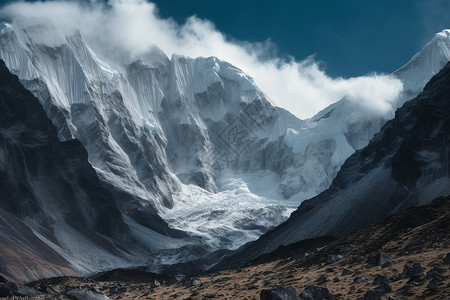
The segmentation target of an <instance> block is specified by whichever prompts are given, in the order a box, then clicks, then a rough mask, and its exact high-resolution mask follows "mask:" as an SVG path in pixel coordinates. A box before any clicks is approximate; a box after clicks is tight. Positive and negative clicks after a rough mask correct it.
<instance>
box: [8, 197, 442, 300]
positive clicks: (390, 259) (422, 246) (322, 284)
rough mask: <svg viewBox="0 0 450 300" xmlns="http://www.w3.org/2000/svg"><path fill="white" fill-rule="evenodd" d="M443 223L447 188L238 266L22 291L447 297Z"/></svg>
mask: <svg viewBox="0 0 450 300" xmlns="http://www.w3.org/2000/svg"><path fill="white" fill-rule="evenodd" d="M449 222H450V196H448V195H447V196H445V197H441V198H439V199H436V200H435V201H433V202H432V204H430V205H426V206H422V207H417V208H412V209H409V210H406V211H404V212H402V213H399V214H396V215H393V216H391V217H388V218H386V219H384V220H381V221H379V222H377V223H374V224H372V225H370V226H368V227H366V228H364V229H362V230H360V231H357V232H355V233H352V234H350V235H348V236H346V237H343V238H341V239H338V240H336V241H330V240H328V241H326V240H324V239H318V240H310V241H305V242H302V243H297V244H294V245H290V246H289V247H288V248H289V251H286V249H285V248H284V247H280V248H279V249H277V250H275V251H274V252H272V253H270V254H268V255H266V256H265V258H264V259H265V260H266V262H264V263H257V264H252V265H251V266H247V267H244V268H240V269H229V270H225V271H222V272H218V273H210V274H203V275H201V274H200V275H198V276H197V277H191V278H187V277H183V276H177V278H168V277H164V276H158V275H156V274H151V273H145V272H142V271H138V270H117V271H115V272H109V273H107V274H103V275H100V276H97V277H95V278H90V279H87V278H76V277H64V278H53V279H47V280H41V281H38V282H34V283H30V284H28V285H27V286H28V287H27V288H28V289H31V291H30V290H28V292H27V293H28V294H31V292H34V293H35V294H38V295H41V296H42V297H46V298H45V299H64V298H63V297H64V295H67V294H68V293H73V292H72V291H79V292H81V291H84V293H87V292H90V293H95V295H97V296H98V297H100V296H102V295H106V296H107V297H108V298H109V299H142V298H146V299H173V298H178V299H273V298H270V297H269V298H264V297H265V296H267V295H270V294H272V293H274V292H277V293H278V294H279V293H280V292H284V293H285V294H290V295H291V296H292V298H285V299H362V300H363V299H366V300H367V299H389V297H391V299H392V298H394V299H446V297H447V296H448V294H449V292H450V253H449V252H448V249H449V246H450V236H449V235H448V232H447V227H448V224H449ZM305 253H306V255H305ZM276 286H281V288H274V287H276ZM22 289H23V288H22ZM20 294H22V295H23V294H26V292H25V291H22V292H21V293H20V292H16V295H20ZM275 299H276V298H275Z"/></svg>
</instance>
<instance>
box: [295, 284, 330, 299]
mask: <svg viewBox="0 0 450 300" xmlns="http://www.w3.org/2000/svg"><path fill="white" fill-rule="evenodd" d="M300 299H302V300H303V299H308V300H324V299H326V300H334V299H336V298H335V297H334V295H333V294H332V293H331V292H330V291H329V290H328V289H326V288H322V287H318V286H314V285H310V286H308V287H306V288H305V290H304V291H303V292H302V293H301V294H300Z"/></svg>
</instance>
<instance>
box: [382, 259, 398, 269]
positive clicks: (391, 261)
mask: <svg viewBox="0 0 450 300" xmlns="http://www.w3.org/2000/svg"><path fill="white" fill-rule="evenodd" d="M392 265H395V261H394V260H390V261H387V262H385V263H384V264H382V265H381V268H383V269H384V268H387V267H390V266H392Z"/></svg>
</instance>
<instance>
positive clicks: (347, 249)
mask: <svg viewBox="0 0 450 300" xmlns="http://www.w3.org/2000/svg"><path fill="white" fill-rule="evenodd" d="M352 249H353V246H352V245H350V244H348V245H345V246H343V247H341V248H339V251H338V252H339V253H347V252H350V251H352Z"/></svg>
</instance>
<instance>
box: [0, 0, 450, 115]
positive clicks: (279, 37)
mask: <svg viewBox="0 0 450 300" xmlns="http://www.w3.org/2000/svg"><path fill="white" fill-rule="evenodd" d="M0 1H1V0H0ZM100 1H101V0H99V1H96V0H84V1H71V2H67V1H63V0H59V1H47V2H14V3H13V4H11V5H8V6H6V7H3V8H2V9H0V15H1V16H2V17H3V18H5V19H7V20H10V19H12V18H14V17H18V16H21V17H29V18H31V19H30V20H35V21H36V20H40V21H36V22H37V23H39V22H41V21H44V20H45V22H47V21H51V23H52V24H54V25H56V27H57V28H64V29H65V32H70V31H71V30H77V31H79V32H81V34H82V36H83V38H84V39H85V41H86V43H87V44H88V45H89V46H90V47H91V48H92V49H94V50H95V51H96V52H97V54H98V55H100V57H102V58H104V59H106V61H110V62H113V63H114V64H115V63H117V62H121V63H130V61H132V60H134V59H139V57H141V56H142V55H144V54H145V53H148V51H149V50H150V49H151V48H152V47H153V46H154V45H157V46H158V47H159V48H160V49H162V50H163V51H164V52H165V53H166V54H167V55H168V56H169V57H170V56H171V55H173V54H175V53H176V54H182V55H186V56H190V57H199V56H202V57H209V56H215V57H218V58H219V59H220V60H223V61H227V62H229V63H231V64H233V65H235V66H237V67H238V68H240V69H241V70H242V71H243V72H245V73H246V74H248V75H250V76H251V77H253V79H254V82H255V84H256V85H257V86H258V87H259V88H260V89H261V90H262V91H263V92H264V93H265V95H266V96H267V97H268V98H269V99H270V100H271V101H272V102H273V103H274V104H275V105H278V106H281V107H283V108H286V109H288V110H289V111H291V112H292V113H294V114H295V115H296V116H298V117H300V118H308V117H311V116H313V115H314V114H315V113H317V112H318V111H320V110H321V109H323V108H325V107H327V106H328V105H330V104H332V103H334V102H336V101H338V100H339V99H341V98H342V97H351V98H353V99H355V101H359V102H361V103H363V102H364V103H366V102H367V103H372V104H373V103H376V104H377V105H375V106H374V105H372V108H373V107H377V109H379V110H383V111H386V110H389V109H387V108H389V107H390V101H392V99H395V97H396V95H397V94H398V93H399V92H400V91H401V89H402V85H401V82H400V81H399V80H397V79H395V78H392V77H390V76H383V75H380V74H381V73H384V74H388V73H391V72H393V71H394V70H396V69H397V68H399V67H401V66H402V65H404V64H405V63H406V62H407V61H408V60H409V59H410V58H411V57H412V56H413V55H414V54H415V53H416V52H417V51H419V50H420V49H421V48H422V47H423V46H424V45H425V43H427V42H428V41H429V40H431V39H432V37H433V35H434V34H435V33H436V32H439V31H442V30H443V29H445V28H450V0H397V1H394V0H391V1H387V0H314V1H313V0H309V1H306V0H297V1H293V0H284V1H281V0H280V1H265V0H259V1H255V0H190V1H188V0H154V1H152V3H148V2H146V1H145V0H109V1H108V4H107V5H104V2H100ZM80 3H81V4H80ZM153 3H156V8H155V5H154V4H153ZM191 16H196V17H194V18H190V17H191ZM37 25H39V24H37ZM45 37H46V36H43V37H42V39H45ZM268 40H269V41H271V45H272V46H267V43H266V41H268ZM44 43H45V42H44ZM311 55H315V56H314V58H313V59H311V58H309V59H307V58H308V57H310V56H311Z"/></svg>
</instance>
